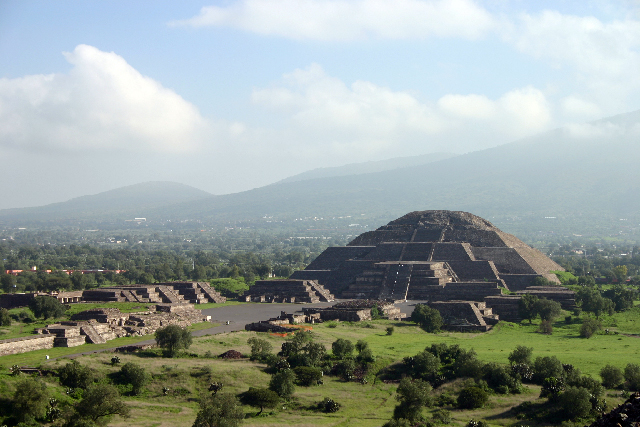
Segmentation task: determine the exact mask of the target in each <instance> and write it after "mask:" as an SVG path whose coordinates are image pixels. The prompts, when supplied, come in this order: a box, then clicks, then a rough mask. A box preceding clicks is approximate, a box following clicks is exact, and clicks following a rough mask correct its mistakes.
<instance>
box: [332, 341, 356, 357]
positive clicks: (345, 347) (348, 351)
mask: <svg viewBox="0 0 640 427" xmlns="http://www.w3.org/2000/svg"><path fill="white" fill-rule="evenodd" d="M353 348H354V347H353V343H352V342H351V341H349V340H345V339H344V338H338V339H337V340H335V341H334V342H333V344H331V351H332V352H333V355H334V356H335V357H336V358H337V359H341V360H342V359H346V358H349V357H351V356H352V355H353Z"/></svg>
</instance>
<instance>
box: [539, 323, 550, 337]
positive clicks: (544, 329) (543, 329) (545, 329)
mask: <svg viewBox="0 0 640 427" xmlns="http://www.w3.org/2000/svg"><path fill="white" fill-rule="evenodd" d="M538 332H540V333H541V334H545V335H551V334H553V325H552V324H551V321H550V320H543V321H542V322H540V326H539V327H538Z"/></svg>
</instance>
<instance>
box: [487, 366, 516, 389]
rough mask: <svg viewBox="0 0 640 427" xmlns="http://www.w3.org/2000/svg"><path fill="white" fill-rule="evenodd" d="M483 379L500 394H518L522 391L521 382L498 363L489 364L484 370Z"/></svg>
mask: <svg viewBox="0 0 640 427" xmlns="http://www.w3.org/2000/svg"><path fill="white" fill-rule="evenodd" d="M483 372H484V375H483V376H482V378H483V379H484V380H485V381H486V382H487V384H488V385H489V387H491V388H492V389H493V390H495V391H496V392H498V393H500V394H507V393H509V392H516V391H518V390H519V389H520V384H519V381H517V380H516V379H515V378H513V377H512V376H511V375H510V374H509V371H508V370H507V368H506V367H504V366H502V365H498V364H497V363H487V364H486V365H484V368H483Z"/></svg>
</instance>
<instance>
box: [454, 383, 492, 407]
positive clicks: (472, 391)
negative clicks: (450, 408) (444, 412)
mask: <svg viewBox="0 0 640 427" xmlns="http://www.w3.org/2000/svg"><path fill="white" fill-rule="evenodd" d="M487 400H489V395H488V394H487V392H486V391H484V390H483V389H481V388H480V387H477V386H471V387H465V388H463V389H462V390H460V393H458V401H457V403H458V407H459V408H462V409H475V408H481V407H483V406H484V404H485V403H487Z"/></svg>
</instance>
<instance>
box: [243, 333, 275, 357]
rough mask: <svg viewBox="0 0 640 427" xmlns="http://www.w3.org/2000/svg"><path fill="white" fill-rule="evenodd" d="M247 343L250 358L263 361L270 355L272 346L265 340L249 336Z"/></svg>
mask: <svg viewBox="0 0 640 427" xmlns="http://www.w3.org/2000/svg"><path fill="white" fill-rule="evenodd" d="M247 344H249V345H250V346H251V356H250V359H251V360H258V361H260V362H264V361H265V360H267V358H268V357H269V356H270V355H271V350H272V349H273V346H272V345H271V343H270V342H269V341H267V340H264V339H261V338H256V337H251V338H249V339H248V340H247Z"/></svg>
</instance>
